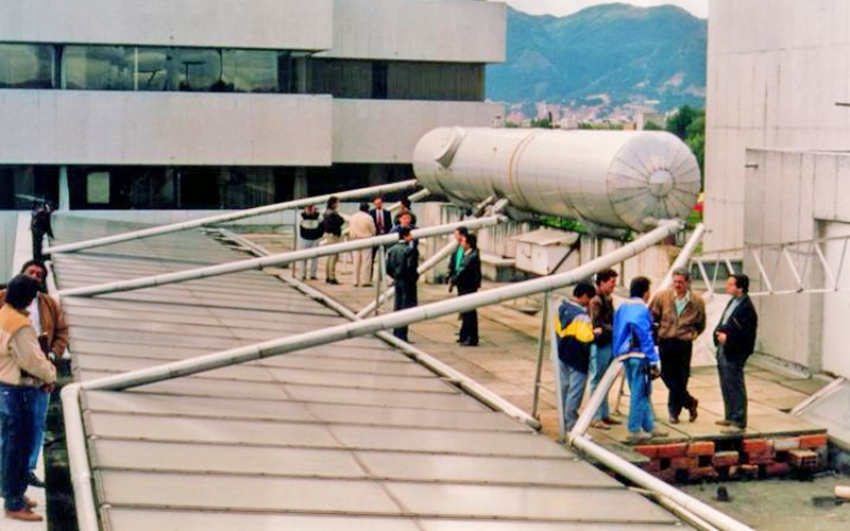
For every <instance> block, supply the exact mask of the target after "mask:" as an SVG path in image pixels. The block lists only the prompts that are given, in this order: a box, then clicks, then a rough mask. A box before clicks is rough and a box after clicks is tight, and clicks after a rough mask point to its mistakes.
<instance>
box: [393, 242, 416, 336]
mask: <svg viewBox="0 0 850 531" xmlns="http://www.w3.org/2000/svg"><path fill="white" fill-rule="evenodd" d="M418 267H419V251H418V250H417V249H416V246H415V245H414V241H413V236H411V234H410V229H409V228H407V227H404V228H402V229H401V230H400V231H399V232H398V242H397V243H396V244H395V245H393V246H392V247H390V250H389V251H387V275H389V276H390V277H391V278H392V279H393V280H395V311H397V312H398V311H401V310H406V309H407V308H413V307H415V306H416V305H417V304H418V299H417V293H416V281H417V280H418V279H419V272H418V271H417V269H418ZM393 335H394V336H395V337H397V338H399V339H401V340H403V341H408V339H407V326H402V327H399V328H394V329H393Z"/></svg>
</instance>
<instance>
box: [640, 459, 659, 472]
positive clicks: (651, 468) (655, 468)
mask: <svg viewBox="0 0 850 531" xmlns="http://www.w3.org/2000/svg"><path fill="white" fill-rule="evenodd" d="M643 469H644V470H646V471H647V472H649V473H650V474H655V473H656V472H661V461H659V460H658V459H653V460H652V461H650V462H649V463H647V464H645V465H643Z"/></svg>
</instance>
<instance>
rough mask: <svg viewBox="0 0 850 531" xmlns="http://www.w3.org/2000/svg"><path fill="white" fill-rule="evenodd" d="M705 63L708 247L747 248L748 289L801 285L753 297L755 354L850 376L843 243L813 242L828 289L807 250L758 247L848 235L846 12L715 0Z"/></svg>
mask: <svg viewBox="0 0 850 531" xmlns="http://www.w3.org/2000/svg"><path fill="white" fill-rule="evenodd" d="M766 4H770V5H769V6H768V5H766ZM708 65H709V66H708V67H709V75H708V82H709V85H708V101H707V105H708V108H707V119H708V124H707V127H708V131H707V147H706V174H707V175H706V204H705V209H706V210H705V212H706V221H707V225H708V227H709V229H710V230H711V231H712V232H711V234H709V236H708V237H707V242H706V247H707V248H710V249H714V250H721V249H730V248H735V247H741V246H747V247H748V248H749V249H750V251H748V252H746V253H745V252H738V253H737V254H738V255H739V256H742V257H743V258H744V268H745V270H746V272H747V273H748V274H750V276H751V277H752V278H753V279H754V289H756V290H765V291H770V290H773V291H783V290H784V291H791V292H793V291H795V290H797V289H799V285H800V282H802V284H803V285H804V288H805V291H806V293H802V294H797V295H793V294H792V295H775V296H764V297H757V298H756V299H755V301H756V303H757V309H758V311H759V315H760V329H759V344H758V346H757V349H758V351H759V352H761V353H763V354H767V355H769V356H772V357H774V358H777V359H779V360H781V361H782V362H785V363H789V364H792V365H793V366H796V367H798V368H802V369H804V370H808V371H810V372H818V371H826V372H829V373H833V374H837V375H841V376H844V377H850V361H848V357H847V354H846V345H847V344H848V343H849V342H850V328H848V327H847V326H846V325H845V324H844V323H846V321H847V318H848V316H850V296H848V294H847V293H846V292H844V291H842V290H848V289H850V281H848V280H847V278H846V274H843V275H842V274H841V273H838V272H839V270H840V269H841V267H842V266H841V263H842V261H843V260H844V259H843V258H842V256H843V255H844V254H845V252H844V248H845V241H843V240H839V241H834V242H824V243H822V244H821V251H822V253H823V254H824V257H825V260H826V263H827V264H828V266H829V268H830V270H831V271H832V274H833V275H835V274H836V273H838V274H837V276H838V278H836V279H834V280H835V281H837V286H836V285H835V282H833V279H831V278H830V271H829V270H828V269H827V268H824V267H823V266H822V265H821V262H820V258H819V257H818V256H817V252H816V251H815V250H814V248H813V247H811V246H810V245H808V244H804V245H799V246H788V247H787V255H788V256H787V257H786V256H785V255H783V254H782V253H781V252H780V251H779V250H778V249H765V248H764V246H765V245H767V244H779V243H789V242H797V241H802V240H811V239H815V238H827V237H841V236H846V235H848V234H850V156H848V155H846V154H844V153H840V152H846V151H847V150H848V147H850V140H848V139H850V108H847V107H845V106H842V105H841V104H842V103H845V102H848V101H850V93H848V88H850V85H848V77H847V71H848V68H850V3H848V2H845V1H833V0H811V1H807V2H795V1H789V0H773V1H771V2H765V1H764V0H734V1H733V0H714V1H712V2H711V13H710V18H709V59H708ZM752 250H757V251H758V253H759V256H760V258H761V260H762V261H763V262H764V265H765V269H766V270H767V272H768V275H769V276H770V278H769V282H770V283H771V285H770V286H768V285H767V283H766V282H765V280H764V277H763V275H762V274H761V272H760V271H759V268H758V266H757V264H756V263H755V259H754V257H753V256H752V252H751V251H752ZM789 262H791V263H794V264H795V266H796V268H797V272H798V274H799V275H800V276H801V280H800V282H798V280H797V279H796V278H795V276H794V273H793V272H792V270H791V269H790V267H788V263H789ZM844 269H846V266H844ZM823 288H826V292H825V293H817V290H818V289H823ZM835 288H837V290H836V289H835Z"/></svg>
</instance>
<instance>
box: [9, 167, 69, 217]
mask: <svg viewBox="0 0 850 531" xmlns="http://www.w3.org/2000/svg"><path fill="white" fill-rule="evenodd" d="M34 203H50V204H51V205H53V206H54V207H55V206H56V205H57V204H58V203H59V168H58V167H56V166H0V210H28V209H30V208H32V206H33V204H34Z"/></svg>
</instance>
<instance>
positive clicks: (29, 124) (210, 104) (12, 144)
mask: <svg viewBox="0 0 850 531" xmlns="http://www.w3.org/2000/svg"><path fill="white" fill-rule="evenodd" d="M332 112H333V111H332V99H331V98H330V97H329V96H300V95H283V94H269V95H266V94H214V93H180V92H119V91H115V92H110V91H72V90H3V91H0V116H2V126H0V164H28V163H34V164H152V165H155V164H173V165H176V164H179V165H239V166H277V165H281V166H328V165H330V163H331V141H332V126H331V120H332Z"/></svg>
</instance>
